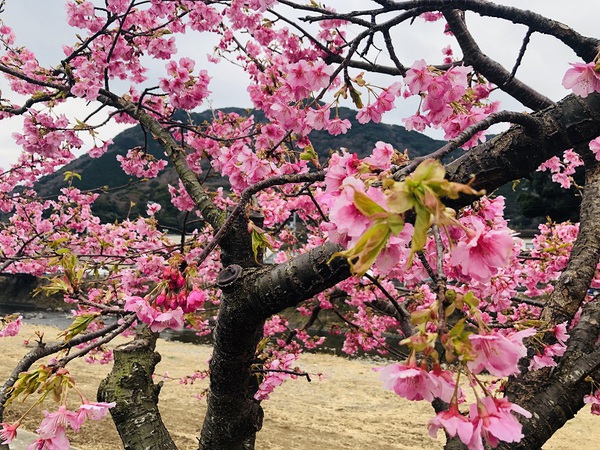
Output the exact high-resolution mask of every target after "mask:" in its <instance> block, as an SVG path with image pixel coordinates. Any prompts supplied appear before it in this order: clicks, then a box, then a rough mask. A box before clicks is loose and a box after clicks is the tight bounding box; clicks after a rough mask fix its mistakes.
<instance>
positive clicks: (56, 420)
mask: <svg viewBox="0 0 600 450" xmlns="http://www.w3.org/2000/svg"><path fill="white" fill-rule="evenodd" d="M44 415H45V416H46V417H44V419H43V420H42V422H41V423H40V427H39V428H38V429H37V433H38V434H39V435H40V437H42V438H44V439H49V438H51V437H52V436H56V434H57V430H60V429H63V430H64V428H65V427H66V426H67V425H69V426H70V427H71V428H73V429H74V430H75V431H77V430H78V429H79V427H80V426H81V421H80V420H79V417H78V416H77V413H76V412H74V411H70V410H68V409H67V407H66V406H65V405H60V406H59V407H58V411H55V412H52V413H49V412H48V411H44Z"/></svg>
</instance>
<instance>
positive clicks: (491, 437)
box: [467, 397, 531, 450]
mask: <svg viewBox="0 0 600 450" xmlns="http://www.w3.org/2000/svg"><path fill="white" fill-rule="evenodd" d="M513 411H514V412H517V413H519V414H521V415H522V416H523V417H528V418H529V417H531V413H529V412H528V411H526V410H524V409H523V408H521V407H520V406H518V405H515V404H514V403H510V402H509V401H508V400H506V399H504V398H498V399H497V398H492V397H484V398H482V399H480V400H478V401H477V402H476V403H474V404H472V405H471V409H470V414H469V419H470V420H471V422H472V423H473V428H474V430H473V435H472V437H471V441H470V442H469V443H468V444H467V446H468V447H469V450H471V449H474V450H475V449H477V450H479V449H481V450H483V443H482V438H484V439H485V440H486V441H487V443H488V444H489V445H491V446H492V447H496V446H497V445H498V444H499V442H500V441H503V442H519V441H520V440H521V439H522V438H523V434H522V433H521V429H522V425H521V424H520V423H519V421H518V420H517V418H516V417H515V416H514V415H513V414H512V412H513Z"/></svg>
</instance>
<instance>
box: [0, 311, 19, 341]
mask: <svg viewBox="0 0 600 450" xmlns="http://www.w3.org/2000/svg"><path fill="white" fill-rule="evenodd" d="M2 323H4V321H2ZM22 325H23V316H19V317H17V318H16V319H14V320H11V321H10V322H8V323H7V324H5V325H4V328H2V329H0V337H7V336H16V335H17V334H19V331H20V330H21V326H22Z"/></svg>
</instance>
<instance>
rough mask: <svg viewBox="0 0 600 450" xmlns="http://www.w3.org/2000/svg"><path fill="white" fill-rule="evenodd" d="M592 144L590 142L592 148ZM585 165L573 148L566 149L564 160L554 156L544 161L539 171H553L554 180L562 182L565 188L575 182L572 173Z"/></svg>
mask: <svg viewBox="0 0 600 450" xmlns="http://www.w3.org/2000/svg"><path fill="white" fill-rule="evenodd" d="M592 145H595V144H592V143H591V142H590V148H591V146H592ZM579 166H583V160H582V159H581V157H580V156H579V155H578V154H577V153H575V152H574V151H573V149H570V150H565V152H564V153H563V159H562V161H561V160H560V158H558V157H557V156H553V157H552V158H550V159H549V160H548V161H545V162H543V163H542V164H541V165H540V167H538V169H537V170H538V172H544V171H546V170H549V171H550V172H551V173H552V181H554V182H556V183H558V184H560V185H561V186H562V187H563V188H565V189H569V188H570V187H571V184H572V183H573V178H572V177H571V175H573V174H574V173H575V169H576V168H577V167H579Z"/></svg>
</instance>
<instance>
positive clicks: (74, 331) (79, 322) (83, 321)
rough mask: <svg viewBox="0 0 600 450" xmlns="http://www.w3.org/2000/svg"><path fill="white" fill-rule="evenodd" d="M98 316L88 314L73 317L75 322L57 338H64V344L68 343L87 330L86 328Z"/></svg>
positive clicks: (97, 314) (96, 314)
mask: <svg viewBox="0 0 600 450" xmlns="http://www.w3.org/2000/svg"><path fill="white" fill-rule="evenodd" d="M99 315H100V313H90V314H82V315H80V316H77V317H75V320H74V321H73V323H72V324H71V325H69V328H67V329H66V330H64V331H62V332H61V333H60V334H59V336H64V338H65V342H69V341H70V340H71V339H73V338H74V337H75V336H77V335H78V334H81V333H83V332H84V331H85V330H87V327H88V326H89V325H90V323H92V321H93V320H94V319H95V318H96V317H98V316H99Z"/></svg>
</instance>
